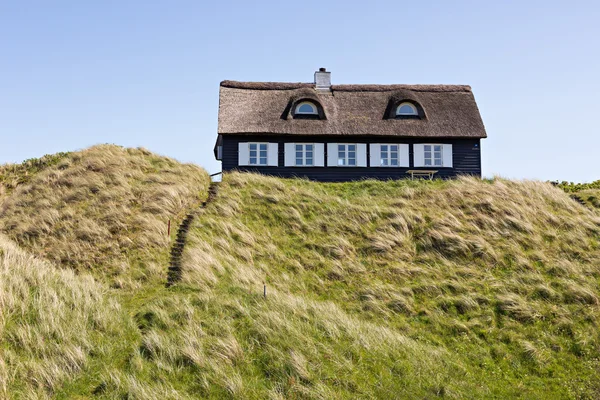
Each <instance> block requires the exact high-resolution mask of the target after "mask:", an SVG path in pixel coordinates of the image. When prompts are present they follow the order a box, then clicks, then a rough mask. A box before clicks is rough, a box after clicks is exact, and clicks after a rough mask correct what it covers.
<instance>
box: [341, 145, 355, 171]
mask: <svg viewBox="0 0 600 400" xmlns="http://www.w3.org/2000/svg"><path fill="white" fill-rule="evenodd" d="M337 147H338V148H337V151H338V157H337V160H338V162H337V165H338V166H340V167H342V166H344V167H354V166H356V145H355V144H338V146H337Z"/></svg>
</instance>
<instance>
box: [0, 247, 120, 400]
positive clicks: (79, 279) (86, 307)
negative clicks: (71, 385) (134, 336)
mask: <svg viewBox="0 0 600 400" xmlns="http://www.w3.org/2000/svg"><path fill="white" fill-rule="evenodd" d="M105 291H106V289H105V288H103V287H102V285H100V284H98V283H97V282H95V281H94V279H93V278H92V277H91V276H87V275H80V276H76V275H75V274H74V273H73V272H72V271H68V270H62V271H61V270H58V269H57V268H56V267H55V266H53V265H51V264H49V263H48V262H46V261H43V260H41V259H39V258H36V257H33V256H31V255H29V254H27V253H25V252H23V251H22V250H20V249H18V248H17V246H16V245H15V244H14V243H11V242H10V241H9V240H8V239H7V238H6V237H4V236H3V235H0V311H1V312H0V398H3V399H5V398H44V397H45V395H46V394H47V393H48V392H51V391H53V390H56V389H57V388H59V387H60V385H61V383H63V382H64V381H65V380H67V379H69V378H72V377H73V376H75V375H76V374H77V373H78V372H80V371H81V369H82V368H83V367H85V366H86V365H87V364H88V362H89V359H90V353H92V352H94V353H101V352H102V351H103V350H104V347H103V346H101V345H100V344H101V343H102V342H103V341H102V340H101V338H104V337H105V338H106V340H109V338H111V337H112V339H117V338H118V337H119V336H120V334H121V332H122V331H123V329H124V326H123V325H122V322H123V320H126V319H125V318H123V315H122V313H121V308H120V306H119V304H118V303H117V302H116V301H115V300H114V299H110V298H109V297H108V296H106V294H105Z"/></svg>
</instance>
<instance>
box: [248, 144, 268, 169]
mask: <svg viewBox="0 0 600 400" xmlns="http://www.w3.org/2000/svg"><path fill="white" fill-rule="evenodd" d="M268 154H269V144H268V143H248V164H249V165H268Z"/></svg>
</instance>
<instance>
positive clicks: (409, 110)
mask: <svg viewBox="0 0 600 400" xmlns="http://www.w3.org/2000/svg"><path fill="white" fill-rule="evenodd" d="M396 115H397V116H405V115H419V113H418V112H417V107H415V106H414V105H412V104H411V103H401V104H400V105H399V106H398V108H396Z"/></svg>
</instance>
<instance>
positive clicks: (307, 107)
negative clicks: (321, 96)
mask: <svg viewBox="0 0 600 400" xmlns="http://www.w3.org/2000/svg"><path fill="white" fill-rule="evenodd" d="M296 114H302V115H317V106H315V105H314V104H313V103H311V102H310V101H303V102H302V103H300V104H298V105H297V106H296Z"/></svg>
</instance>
